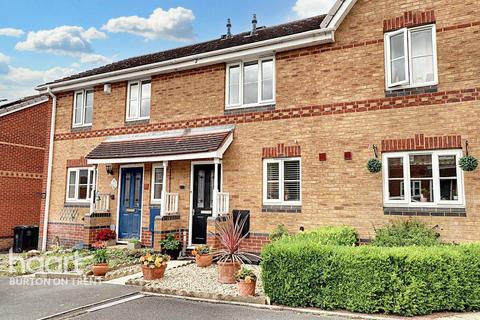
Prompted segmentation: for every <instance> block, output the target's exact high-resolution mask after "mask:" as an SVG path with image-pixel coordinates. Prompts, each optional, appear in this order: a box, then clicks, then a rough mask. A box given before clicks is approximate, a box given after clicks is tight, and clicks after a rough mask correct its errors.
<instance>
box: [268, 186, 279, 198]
mask: <svg viewBox="0 0 480 320" xmlns="http://www.w3.org/2000/svg"><path fill="white" fill-rule="evenodd" d="M279 193H280V191H279V183H278V182H267V199H269V200H278V199H279V198H280V196H279Z"/></svg>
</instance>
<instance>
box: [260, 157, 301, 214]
mask: <svg viewBox="0 0 480 320" xmlns="http://www.w3.org/2000/svg"><path fill="white" fill-rule="evenodd" d="M285 161H298V162H299V170H300V186H299V187H300V194H299V195H300V199H299V200H298V201H285V200H283V199H284V182H285V175H284V172H283V171H284V166H283V163H284V162H285ZM269 163H278V164H279V165H278V194H279V199H267V198H268V197H267V165H268V164H269ZM263 204H265V205H293V206H298V205H301V204H302V160H301V158H272V159H263Z"/></svg>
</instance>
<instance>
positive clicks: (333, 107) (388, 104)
mask: <svg viewBox="0 0 480 320" xmlns="http://www.w3.org/2000/svg"><path fill="white" fill-rule="evenodd" d="M475 100H477V101H480V87H478V88H467V89H463V90H450V91H440V92H435V93H424V94H420V95H413V96H405V97H387V98H378V99H370V100H358V101H349V102H337V103H329V104H322V105H310V106H304V107H296V108H288V109H276V110H273V111H264V112H251V113H244V114H238V115H228V116H216V117H205V118H198V119H192V120H182V121H172V122H162V123H156V124H148V125H145V126H138V127H128V128H125V127H123V128H114V129H103V130H93V131H89V132H82V133H59V134H56V135H55V140H57V141H58V140H73V139H85V138H94V137H104V136H111V135H121V134H132V133H142V132H152V131H165V130H174V129H185V128H198V127H207V126H217V125H226V124H241V123H252V122H261V121H274V120H283V119H292V118H306V117H319V116H328V115H336V114H345V113H353V112H367V111H376V110H390V109H400V108H409V107H419V106H430V105H442V104H449V103H458V102H466V101H475Z"/></svg>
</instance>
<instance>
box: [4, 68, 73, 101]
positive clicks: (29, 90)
mask: <svg viewBox="0 0 480 320" xmlns="http://www.w3.org/2000/svg"><path fill="white" fill-rule="evenodd" d="M78 71H79V70H78V69H76V68H74V67H66V68H61V67H55V68H51V69H48V70H44V71H40V70H32V69H29V68H22V67H19V68H15V67H9V70H8V72H7V73H6V74H4V75H2V74H0V100H1V99H8V100H14V99H16V98H21V97H25V96H28V95H32V94H36V93H37V92H36V91H35V89H34V88H35V86H37V85H38V84H40V83H45V82H48V81H52V80H55V79H59V78H63V77H66V76H69V75H71V74H74V73H77V72H78Z"/></svg>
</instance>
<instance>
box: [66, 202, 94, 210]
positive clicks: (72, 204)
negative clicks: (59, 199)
mask: <svg viewBox="0 0 480 320" xmlns="http://www.w3.org/2000/svg"><path fill="white" fill-rule="evenodd" d="M63 206H64V207H66V208H67V207H69V208H72V207H74V208H90V201H89V202H73V201H67V202H65V203H64V204H63Z"/></svg>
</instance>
